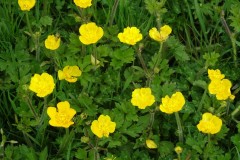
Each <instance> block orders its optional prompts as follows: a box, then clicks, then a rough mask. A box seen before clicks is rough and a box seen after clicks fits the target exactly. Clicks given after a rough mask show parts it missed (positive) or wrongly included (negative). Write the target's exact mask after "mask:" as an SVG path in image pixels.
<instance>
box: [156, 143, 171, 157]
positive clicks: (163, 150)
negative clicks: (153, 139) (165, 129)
mask: <svg viewBox="0 0 240 160" xmlns="http://www.w3.org/2000/svg"><path fill="white" fill-rule="evenodd" d="M173 151H174V145H173V143H172V142H169V141H161V142H160V143H159V146H158V152H159V153H160V155H161V156H163V157H164V156H166V155H169V154H171V153H172V152H173Z"/></svg>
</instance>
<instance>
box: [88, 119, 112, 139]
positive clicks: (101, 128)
mask: <svg viewBox="0 0 240 160" xmlns="http://www.w3.org/2000/svg"><path fill="white" fill-rule="evenodd" d="M115 128H116V123H115V122H112V121H111V118H110V117H109V116H108V115H106V116H105V115H100V116H99V117H98V120H94V121H93V122H92V125H91V130H92V132H93V133H94V134H95V135H96V136H98V137H99V138H102V137H103V136H104V137H108V136H109V133H113V132H114V131H115Z"/></svg>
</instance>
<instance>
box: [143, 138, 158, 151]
mask: <svg viewBox="0 0 240 160" xmlns="http://www.w3.org/2000/svg"><path fill="white" fill-rule="evenodd" d="M146 145H147V147H148V148H150V149H154V148H157V145H156V143H155V142H154V141H153V140H150V139H147V140H146Z"/></svg>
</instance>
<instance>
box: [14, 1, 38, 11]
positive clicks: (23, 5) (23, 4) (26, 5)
mask: <svg viewBox="0 0 240 160" xmlns="http://www.w3.org/2000/svg"><path fill="white" fill-rule="evenodd" d="M35 3H36V0H18V5H19V7H20V9H21V10H22V11H30V9H32V8H33V7H34V6H35Z"/></svg>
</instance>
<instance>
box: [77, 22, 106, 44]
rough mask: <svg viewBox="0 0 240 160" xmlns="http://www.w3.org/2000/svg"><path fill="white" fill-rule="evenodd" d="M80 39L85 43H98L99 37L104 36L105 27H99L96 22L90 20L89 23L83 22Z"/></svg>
mask: <svg viewBox="0 0 240 160" xmlns="http://www.w3.org/2000/svg"><path fill="white" fill-rule="evenodd" d="M79 33H80V36H79V40H80V41H81V42H82V43H83V44H85V45H89V44H94V43H97V41H98V40H99V39H101V38H102V36H103V29H102V28H101V27H98V26H97V25H96V23H94V22H90V23H87V24H83V25H81V26H80V28H79Z"/></svg>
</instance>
